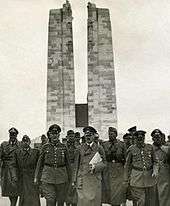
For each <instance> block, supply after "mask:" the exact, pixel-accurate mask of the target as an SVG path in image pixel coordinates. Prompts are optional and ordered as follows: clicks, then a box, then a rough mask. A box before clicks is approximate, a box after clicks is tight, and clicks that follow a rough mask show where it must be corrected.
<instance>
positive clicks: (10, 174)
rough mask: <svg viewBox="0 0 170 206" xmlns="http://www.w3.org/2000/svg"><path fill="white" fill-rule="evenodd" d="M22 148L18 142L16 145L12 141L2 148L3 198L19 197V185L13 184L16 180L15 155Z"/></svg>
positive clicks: (0, 151)
mask: <svg viewBox="0 0 170 206" xmlns="http://www.w3.org/2000/svg"><path fill="white" fill-rule="evenodd" d="M19 147H20V143H19V142H18V141H16V142H15V143H14V144H13V143H12V142H11V141H5V142H3V143H2V144H1V147H0V161H1V181H2V182H1V187H2V196H5V197H9V196H18V195H19V191H18V184H17V182H15V184H14V183H13V179H14V178H16V176H15V171H14V167H13V166H14V165H13V164H14V161H13V160H14V154H15V151H16V150H17V149H18V148H19Z"/></svg>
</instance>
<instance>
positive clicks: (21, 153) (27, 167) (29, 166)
mask: <svg viewBox="0 0 170 206" xmlns="http://www.w3.org/2000/svg"><path fill="white" fill-rule="evenodd" d="M38 158H39V150H37V149H32V148H28V149H27V150H26V149H24V148H20V149H18V150H17V151H16V153H15V163H16V168H18V172H19V182H20V184H19V185H20V199H19V206H40V198H39V191H38V187H37V186H35V185H34V173H35V168H36V165H37V161H38Z"/></svg>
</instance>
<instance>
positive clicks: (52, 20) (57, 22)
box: [47, 3, 75, 132]
mask: <svg viewBox="0 0 170 206" xmlns="http://www.w3.org/2000/svg"><path fill="white" fill-rule="evenodd" d="M72 19H73V18H72V11H71V6H70V4H69V3H68V4H64V5H63V8H61V9H52V10H50V15H49V32H48V70H47V127H48V126H49V125H51V124H53V123H57V124H59V125H60V126H61V128H62V131H63V132H66V131H67V130H69V129H73V128H75V88H74V60H73V35H72Z"/></svg>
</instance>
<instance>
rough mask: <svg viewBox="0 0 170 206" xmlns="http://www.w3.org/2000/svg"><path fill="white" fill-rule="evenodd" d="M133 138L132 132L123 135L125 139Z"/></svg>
mask: <svg viewBox="0 0 170 206" xmlns="http://www.w3.org/2000/svg"><path fill="white" fill-rule="evenodd" d="M131 138H132V136H131V134H130V133H126V134H124V135H123V139H131Z"/></svg>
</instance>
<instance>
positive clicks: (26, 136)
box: [22, 135, 31, 142]
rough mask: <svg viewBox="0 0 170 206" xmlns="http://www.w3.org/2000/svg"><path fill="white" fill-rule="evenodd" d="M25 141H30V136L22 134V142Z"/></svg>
mask: <svg viewBox="0 0 170 206" xmlns="http://www.w3.org/2000/svg"><path fill="white" fill-rule="evenodd" d="M25 141H29V142H31V140H30V138H29V137H28V135H24V136H23V138H22V142H25Z"/></svg>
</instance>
